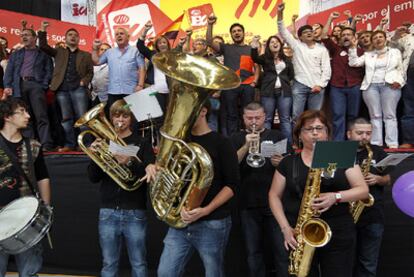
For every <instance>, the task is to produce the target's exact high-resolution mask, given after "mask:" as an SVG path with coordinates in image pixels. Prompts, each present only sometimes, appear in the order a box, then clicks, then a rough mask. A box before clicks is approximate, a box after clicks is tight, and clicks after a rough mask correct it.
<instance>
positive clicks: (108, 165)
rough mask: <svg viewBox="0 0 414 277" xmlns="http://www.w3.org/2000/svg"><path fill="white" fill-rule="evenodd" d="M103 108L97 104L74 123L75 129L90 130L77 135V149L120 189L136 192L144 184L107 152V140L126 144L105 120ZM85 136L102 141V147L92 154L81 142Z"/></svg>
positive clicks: (102, 104)
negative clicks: (88, 135) (84, 128)
mask: <svg viewBox="0 0 414 277" xmlns="http://www.w3.org/2000/svg"><path fill="white" fill-rule="evenodd" d="M104 108H105V104H104V103H101V104H98V105H96V106H95V107H93V108H92V109H90V110H89V111H87V112H86V113H85V114H84V115H83V116H82V117H81V118H79V119H78V120H77V121H76V123H75V127H80V126H84V125H86V126H87V127H89V129H91V130H86V131H83V132H82V133H80V134H79V136H78V144H79V147H80V148H81V149H82V150H83V152H85V153H86V154H87V155H88V156H89V157H90V158H91V159H92V160H93V161H94V162H95V163H96V164H97V165H98V166H99V167H100V168H101V169H102V170H103V171H104V172H105V173H106V174H108V175H109V176H110V177H111V178H112V179H113V180H114V181H115V182H116V183H117V184H118V185H119V186H120V187H121V188H123V189H124V190H127V191H133V190H136V189H138V188H139V187H140V186H141V184H142V183H144V181H142V180H141V179H140V178H138V177H137V176H135V175H134V174H133V173H132V172H131V170H130V169H129V168H128V167H127V166H126V165H121V164H119V163H118V161H117V160H116V159H115V157H114V156H113V155H112V153H111V152H109V151H108V148H109V145H108V143H107V142H106V141H108V140H111V141H114V142H116V143H118V144H120V145H124V146H126V143H125V141H124V140H123V139H121V138H120V137H118V135H117V134H116V132H115V129H114V128H113V127H112V125H111V123H109V121H108V119H106V117H105V114H104V112H103V110H104ZM86 134H90V135H92V136H93V137H95V138H101V139H103V142H102V147H101V148H98V149H97V151H96V152H93V151H91V150H90V149H89V148H88V147H86V146H85V144H84V142H83V138H84V136H85V135H86ZM138 160H139V159H138Z"/></svg>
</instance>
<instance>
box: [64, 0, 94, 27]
mask: <svg viewBox="0 0 414 277" xmlns="http://www.w3.org/2000/svg"><path fill="white" fill-rule="evenodd" d="M96 1H97V0H61V2H60V6H61V8H60V14H61V16H60V19H61V20H62V21H66V22H71V23H76V24H82V25H89V26H96Z"/></svg>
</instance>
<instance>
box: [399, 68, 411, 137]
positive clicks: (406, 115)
mask: <svg viewBox="0 0 414 277" xmlns="http://www.w3.org/2000/svg"><path fill="white" fill-rule="evenodd" d="M407 76H408V78H407V83H406V84H405V86H404V87H403V88H402V101H403V104H404V106H403V107H404V109H403V116H402V117H401V132H402V143H411V144H414V68H412V69H408V71H407Z"/></svg>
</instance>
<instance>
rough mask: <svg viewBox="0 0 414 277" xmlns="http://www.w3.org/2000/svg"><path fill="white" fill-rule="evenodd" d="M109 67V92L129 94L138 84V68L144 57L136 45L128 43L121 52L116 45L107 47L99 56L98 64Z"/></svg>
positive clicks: (142, 63)
mask: <svg viewBox="0 0 414 277" xmlns="http://www.w3.org/2000/svg"><path fill="white" fill-rule="evenodd" d="M104 63H107V64H108V67H109V88H108V93H109V94H131V93H134V92H135V87H136V86H137V84H138V69H139V68H143V67H144V66H145V64H144V57H143V56H142V55H141V54H140V53H139V51H138V49H137V48H136V47H132V46H130V45H128V46H127V47H126V50H125V51H124V52H123V53H122V52H121V51H120V50H119V48H118V47H115V48H111V49H108V50H107V51H106V52H105V53H103V55H102V56H101V57H100V58H99V64H100V65H101V64H104Z"/></svg>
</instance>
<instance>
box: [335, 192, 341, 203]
mask: <svg viewBox="0 0 414 277" xmlns="http://www.w3.org/2000/svg"><path fill="white" fill-rule="evenodd" d="M341 200H342V194H341V193H340V192H335V203H339V202H341Z"/></svg>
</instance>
